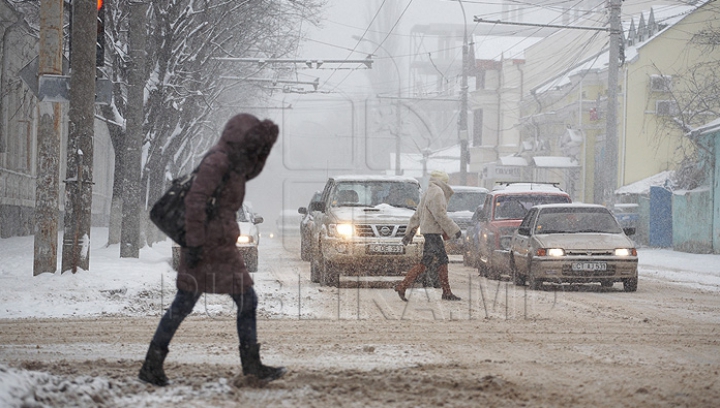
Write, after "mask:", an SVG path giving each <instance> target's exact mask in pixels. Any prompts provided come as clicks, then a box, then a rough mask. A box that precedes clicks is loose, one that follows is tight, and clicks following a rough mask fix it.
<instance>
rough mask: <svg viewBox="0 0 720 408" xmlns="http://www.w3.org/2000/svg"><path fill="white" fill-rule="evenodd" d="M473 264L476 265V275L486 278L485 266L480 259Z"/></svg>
mask: <svg viewBox="0 0 720 408" xmlns="http://www.w3.org/2000/svg"><path fill="white" fill-rule="evenodd" d="M475 264H476V265H477V270H478V275H480V276H482V277H483V278H487V277H488V274H487V266H486V265H485V262H483V261H482V259H478V260H477V261H475Z"/></svg>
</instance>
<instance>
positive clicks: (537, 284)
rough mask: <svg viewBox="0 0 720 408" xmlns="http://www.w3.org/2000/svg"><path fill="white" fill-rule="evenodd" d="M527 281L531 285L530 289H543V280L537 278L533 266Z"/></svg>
mask: <svg viewBox="0 0 720 408" xmlns="http://www.w3.org/2000/svg"><path fill="white" fill-rule="evenodd" d="M527 281H528V286H530V289H532V290H540V289H542V280H540V279H536V278H535V275H534V274H533V271H532V268H530V269H529V270H528V276H527Z"/></svg>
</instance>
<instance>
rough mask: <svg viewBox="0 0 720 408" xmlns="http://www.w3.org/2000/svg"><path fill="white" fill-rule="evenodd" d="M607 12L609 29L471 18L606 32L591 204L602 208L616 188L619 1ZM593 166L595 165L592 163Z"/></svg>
mask: <svg viewBox="0 0 720 408" xmlns="http://www.w3.org/2000/svg"><path fill="white" fill-rule="evenodd" d="M607 4H608V8H609V9H610V10H609V27H608V28H601V27H579V26H560V25H553V24H533V23H518V22H504V21H492V20H484V19H482V18H478V17H474V18H473V21H475V22H476V23H490V24H504V25H517V26H528V27H550V28H562V29H575V30H591V31H607V32H608V33H609V36H610V40H609V47H610V48H609V51H608V83H607V86H608V90H607V113H606V116H605V160H604V161H603V163H601V164H600V165H602V166H604V171H602V172H601V174H602V175H601V177H600V180H596V182H598V183H599V184H600V186H601V187H602V192H603V193H602V194H603V196H602V197H599V198H598V197H595V202H600V203H603V204H605V205H606V206H609V205H612V204H613V202H614V195H613V194H614V192H615V189H617V180H618V179H617V173H618V141H617V139H618V137H617V123H618V118H617V115H618V101H617V97H618V87H619V79H618V77H619V75H618V73H619V71H620V44H621V43H622V21H621V9H622V0H607ZM596 165H597V164H596Z"/></svg>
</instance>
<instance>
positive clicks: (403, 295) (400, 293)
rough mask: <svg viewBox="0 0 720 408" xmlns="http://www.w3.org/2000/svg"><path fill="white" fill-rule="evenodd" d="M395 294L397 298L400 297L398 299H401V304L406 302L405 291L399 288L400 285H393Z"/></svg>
mask: <svg viewBox="0 0 720 408" xmlns="http://www.w3.org/2000/svg"><path fill="white" fill-rule="evenodd" d="M394 289H395V292H397V294H398V296H400V299H402V301H403V302H407V301H408V300H407V298H406V297H405V289H403V288H401V287H400V285H395V288H394Z"/></svg>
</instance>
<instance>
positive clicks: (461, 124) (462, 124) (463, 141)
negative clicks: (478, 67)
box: [458, 0, 468, 186]
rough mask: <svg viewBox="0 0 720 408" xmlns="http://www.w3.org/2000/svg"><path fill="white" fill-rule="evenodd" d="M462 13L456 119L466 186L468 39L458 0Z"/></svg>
mask: <svg viewBox="0 0 720 408" xmlns="http://www.w3.org/2000/svg"><path fill="white" fill-rule="evenodd" d="M458 3H459V4H460V9H461V10H462V13H463V23H464V24H465V27H464V30H463V46H462V80H461V82H460V115H459V117H458V139H459V141H460V185H463V186H464V185H466V184H467V159H468V158H467V156H468V154H467V150H468V127H467V122H468V117H467V109H468V78H467V73H468V38H467V18H466V16H465V7H464V6H463V2H462V0H458Z"/></svg>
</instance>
